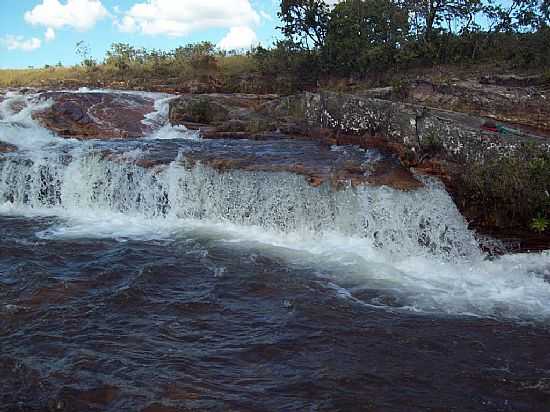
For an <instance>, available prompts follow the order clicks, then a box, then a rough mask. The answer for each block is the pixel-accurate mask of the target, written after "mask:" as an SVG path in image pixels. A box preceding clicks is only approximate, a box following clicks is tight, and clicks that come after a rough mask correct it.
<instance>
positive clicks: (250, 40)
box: [218, 26, 258, 50]
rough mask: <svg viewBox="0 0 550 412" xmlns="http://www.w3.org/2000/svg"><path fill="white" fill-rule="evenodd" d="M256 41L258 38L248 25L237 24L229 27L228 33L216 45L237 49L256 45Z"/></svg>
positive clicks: (221, 47)
mask: <svg viewBox="0 0 550 412" xmlns="http://www.w3.org/2000/svg"><path fill="white" fill-rule="evenodd" d="M257 43H258V38H257V37H256V33H254V30H252V29H251V28H250V27H246V26H238V27H231V29H230V30H229V33H227V35H226V36H225V37H224V38H223V39H222V40H221V41H220V42H219V43H218V47H219V48H220V49H222V50H239V49H248V48H250V47H251V46H256V45H257Z"/></svg>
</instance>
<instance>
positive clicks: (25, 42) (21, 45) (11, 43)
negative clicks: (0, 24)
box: [2, 34, 42, 52]
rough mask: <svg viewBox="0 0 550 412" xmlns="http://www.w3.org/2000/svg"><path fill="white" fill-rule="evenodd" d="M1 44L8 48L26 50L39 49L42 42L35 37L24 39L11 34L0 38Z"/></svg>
mask: <svg viewBox="0 0 550 412" xmlns="http://www.w3.org/2000/svg"><path fill="white" fill-rule="evenodd" d="M2 44H3V45H4V47H5V48H6V49H8V50H23V51H27V52H29V51H33V50H36V49H39V48H40V46H42V42H41V41H40V39H38V38H36V37H33V38H32V39H25V38H24V37H23V36H13V35H11V34H8V35H6V36H4V37H3V38H2Z"/></svg>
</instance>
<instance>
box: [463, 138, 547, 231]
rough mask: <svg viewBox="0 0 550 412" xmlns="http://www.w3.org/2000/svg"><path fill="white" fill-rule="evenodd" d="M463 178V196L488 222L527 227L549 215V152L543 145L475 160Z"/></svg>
mask: <svg viewBox="0 0 550 412" xmlns="http://www.w3.org/2000/svg"><path fill="white" fill-rule="evenodd" d="M461 180H462V182H461V183H460V191H461V193H460V197H461V198H462V199H464V200H465V201H466V202H467V203H468V204H470V205H473V206H474V207H475V208H476V209H477V210H478V211H479V212H481V213H482V214H483V215H484V219H485V220H487V221H490V222H492V223H495V222H497V223H499V224H500V225H501V226H506V225H513V224H519V225H522V226H523V227H525V228H528V227H530V225H531V223H532V222H533V219H536V218H537V217H541V216H550V153H549V152H548V151H544V150H543V149H542V148H538V149H537V148H534V147H530V146H525V147H522V148H520V149H518V150H517V152H516V153H513V154H510V155H507V156H504V157H500V158H497V159H494V160H491V161H486V162H472V163H470V164H467V165H466V166H465V167H464V170H463V176H462V179H461Z"/></svg>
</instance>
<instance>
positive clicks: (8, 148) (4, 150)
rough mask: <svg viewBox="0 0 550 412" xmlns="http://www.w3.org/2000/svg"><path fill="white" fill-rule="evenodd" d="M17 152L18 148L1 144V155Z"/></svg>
mask: <svg viewBox="0 0 550 412" xmlns="http://www.w3.org/2000/svg"><path fill="white" fill-rule="evenodd" d="M16 151H17V146H14V145H12V144H9V143H1V142H0V153H12V152H16Z"/></svg>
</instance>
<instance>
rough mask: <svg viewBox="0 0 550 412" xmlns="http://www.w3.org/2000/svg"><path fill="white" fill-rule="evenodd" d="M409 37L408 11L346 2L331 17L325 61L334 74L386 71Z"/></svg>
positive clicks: (384, 3)
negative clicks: (372, 70)
mask: <svg viewBox="0 0 550 412" xmlns="http://www.w3.org/2000/svg"><path fill="white" fill-rule="evenodd" d="M408 33H409V22H408V13H407V10H406V9H404V8H403V7H401V6H400V5H397V4H396V3H392V2H390V1H388V0H345V1H343V2H341V3H339V4H337V5H336V7H335V8H334V9H333V10H332V12H331V14H330V23H329V25H328V30H327V37H326V44H325V47H324V57H325V59H326V61H327V66H328V67H329V68H330V69H331V71H332V72H336V73H339V74H341V75H349V74H360V75H364V74H365V73H366V72H367V71H369V70H371V69H374V70H380V69H385V68H387V67H388V66H390V65H392V64H393V63H394V61H395V55H396V53H397V52H398V50H399V48H400V47H401V46H402V45H403V43H404V42H405V41H406V37H407V35H408Z"/></svg>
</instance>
